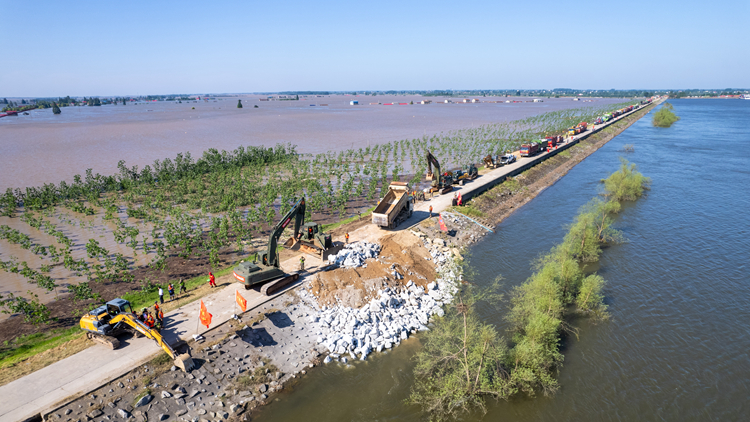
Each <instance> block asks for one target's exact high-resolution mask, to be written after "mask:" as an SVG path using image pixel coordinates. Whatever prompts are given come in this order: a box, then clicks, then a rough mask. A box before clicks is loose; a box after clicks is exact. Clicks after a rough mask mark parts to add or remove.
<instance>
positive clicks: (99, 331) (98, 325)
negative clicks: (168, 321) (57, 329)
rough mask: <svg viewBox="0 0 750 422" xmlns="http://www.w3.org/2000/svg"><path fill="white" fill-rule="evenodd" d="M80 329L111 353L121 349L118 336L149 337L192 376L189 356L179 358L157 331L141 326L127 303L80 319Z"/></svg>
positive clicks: (101, 308)
mask: <svg viewBox="0 0 750 422" xmlns="http://www.w3.org/2000/svg"><path fill="white" fill-rule="evenodd" d="M79 325H80V327H81V329H82V330H83V331H85V332H86V336H87V337H88V338H89V339H90V340H94V341H96V342H98V343H101V344H104V345H105V346H107V347H109V348H111V349H113V350H114V349H117V348H118V347H120V340H118V339H117V336H118V335H120V334H122V333H124V332H127V331H130V332H132V333H133V334H135V335H136V336H146V337H148V338H150V339H151V340H154V341H155V342H156V344H158V345H159V347H161V348H162V349H163V350H164V351H165V352H167V354H168V355H169V357H171V358H172V360H173V361H174V365H175V366H176V367H178V368H180V369H182V370H183V371H185V372H189V371H190V370H191V369H193V368H194V367H195V363H194V362H193V359H192V358H191V357H190V354H188V353H184V354H177V352H176V351H175V350H174V349H173V348H172V346H170V345H169V343H167V342H166V340H164V338H163V337H162V336H161V333H159V331H158V330H156V329H154V328H149V326H147V325H146V324H144V323H143V322H141V321H140V320H139V319H138V317H137V316H136V314H135V313H134V312H133V308H132V307H131V306H130V302H128V301H127V300H125V299H120V298H117V299H113V300H110V301H109V302H107V303H105V304H104V305H102V306H99V307H98V308H96V309H94V310H92V311H90V312H88V313H86V314H85V315H83V316H82V317H81V320H80V321H79Z"/></svg>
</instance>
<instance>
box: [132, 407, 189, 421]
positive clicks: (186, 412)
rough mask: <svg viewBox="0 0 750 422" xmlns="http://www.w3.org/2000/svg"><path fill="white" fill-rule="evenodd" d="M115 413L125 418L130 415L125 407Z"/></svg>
mask: <svg viewBox="0 0 750 422" xmlns="http://www.w3.org/2000/svg"><path fill="white" fill-rule="evenodd" d="M186 413H187V412H186ZM117 414H118V415H120V417H121V418H123V419H127V418H129V417H130V412H128V411H127V410H125V409H117Z"/></svg>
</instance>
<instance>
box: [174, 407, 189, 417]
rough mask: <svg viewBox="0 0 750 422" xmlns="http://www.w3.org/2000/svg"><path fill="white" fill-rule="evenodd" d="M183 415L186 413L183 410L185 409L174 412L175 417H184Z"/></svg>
mask: <svg viewBox="0 0 750 422" xmlns="http://www.w3.org/2000/svg"><path fill="white" fill-rule="evenodd" d="M185 413H187V410H185V409H180V410H178V411H176V412H174V415H175V416H182V415H184V414H185Z"/></svg>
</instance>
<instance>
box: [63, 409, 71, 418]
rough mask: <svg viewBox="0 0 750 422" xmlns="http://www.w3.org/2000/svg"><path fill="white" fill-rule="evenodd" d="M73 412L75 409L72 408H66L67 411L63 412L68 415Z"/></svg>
mask: <svg viewBox="0 0 750 422" xmlns="http://www.w3.org/2000/svg"><path fill="white" fill-rule="evenodd" d="M71 413H73V411H72V410H70V409H65V411H64V412H63V414H65V416H68V415H70V414H71Z"/></svg>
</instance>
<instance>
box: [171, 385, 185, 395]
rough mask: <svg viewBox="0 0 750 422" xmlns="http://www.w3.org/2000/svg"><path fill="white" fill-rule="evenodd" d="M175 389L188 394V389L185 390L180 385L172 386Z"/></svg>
mask: <svg viewBox="0 0 750 422" xmlns="http://www.w3.org/2000/svg"><path fill="white" fill-rule="evenodd" d="M172 390H174V391H179V392H180V393H183V394H186V393H187V391H185V389H184V388H182V387H180V386H179V385H175V386H174V388H172Z"/></svg>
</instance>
